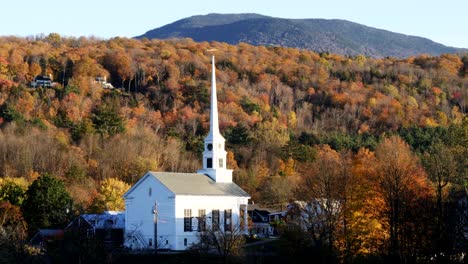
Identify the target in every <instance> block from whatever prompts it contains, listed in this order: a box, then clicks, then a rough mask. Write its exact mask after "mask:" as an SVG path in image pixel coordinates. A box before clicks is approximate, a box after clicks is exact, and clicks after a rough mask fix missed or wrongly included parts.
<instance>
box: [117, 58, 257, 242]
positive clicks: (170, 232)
mask: <svg viewBox="0 0 468 264" xmlns="http://www.w3.org/2000/svg"><path fill="white" fill-rule="evenodd" d="M224 144H225V139H224V138H223V136H222V135H221V133H220V132H219V125H218V108H217V97H216V75H215V64H214V56H213V58H212V81H211V107H210V132H209V134H208V136H207V137H206V138H205V144H204V146H205V149H204V151H203V169H201V170H199V171H197V173H171V172H151V171H150V172H147V173H146V174H145V175H144V176H143V177H142V178H141V179H140V180H139V181H138V182H137V183H136V184H135V185H133V186H132V187H131V188H130V189H129V190H128V191H127V193H125V195H124V199H125V208H126V209H125V246H126V247H129V248H132V249H145V248H146V249H147V248H153V249H154V248H158V249H169V250H185V249H187V248H188V247H190V246H191V245H192V244H195V243H197V242H198V238H199V233H200V232H204V231H205V230H207V229H210V230H219V231H220V232H239V231H240V230H241V231H242V232H245V233H247V230H248V227H247V215H248V214H247V204H248V200H249V199H250V196H249V195H248V194H247V193H246V192H245V191H243V190H242V189H241V188H240V187H239V186H237V185H236V184H235V183H233V182H232V170H229V169H227V168H226V160H227V159H226V156H227V155H226V154H227V153H226V151H225V149H224Z"/></svg>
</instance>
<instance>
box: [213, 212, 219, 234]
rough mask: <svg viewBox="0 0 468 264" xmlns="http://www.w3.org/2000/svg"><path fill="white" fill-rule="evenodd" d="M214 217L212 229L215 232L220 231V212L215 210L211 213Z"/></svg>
mask: <svg viewBox="0 0 468 264" xmlns="http://www.w3.org/2000/svg"><path fill="white" fill-rule="evenodd" d="M211 217H212V223H211V225H212V227H211V228H212V229H213V231H218V230H219V210H213V211H212V213H211Z"/></svg>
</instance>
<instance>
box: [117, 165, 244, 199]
mask: <svg viewBox="0 0 468 264" xmlns="http://www.w3.org/2000/svg"><path fill="white" fill-rule="evenodd" d="M147 177H154V178H155V179H156V180H158V181H159V182H161V184H163V185H164V186H165V187H166V188H167V189H168V190H169V191H171V192H172V193H174V194H175V195H201V196H205V195H213V196H235V197H246V198H250V195H249V194H248V193H246V192H245V191H244V190H242V189H241V188H240V187H239V186H237V185H236V184H235V183H233V182H229V183H219V182H215V181H214V180H213V179H211V178H210V177H209V176H207V175H204V174H199V173H178V172H154V171H150V172H148V173H147V174H146V175H145V176H144V177H143V178H141V179H140V180H139V181H138V182H137V183H136V184H135V185H133V187H132V188H130V190H128V191H127V193H126V194H125V195H124V197H128V196H129V194H130V193H131V192H132V191H133V190H134V189H136V188H138V186H139V183H140V182H142V181H144V180H145V179H146V178H147Z"/></svg>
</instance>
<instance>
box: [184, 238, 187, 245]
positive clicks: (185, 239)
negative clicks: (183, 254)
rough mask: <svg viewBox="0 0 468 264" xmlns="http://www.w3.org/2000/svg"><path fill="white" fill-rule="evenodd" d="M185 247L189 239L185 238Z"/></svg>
mask: <svg viewBox="0 0 468 264" xmlns="http://www.w3.org/2000/svg"><path fill="white" fill-rule="evenodd" d="M184 246H187V238H184Z"/></svg>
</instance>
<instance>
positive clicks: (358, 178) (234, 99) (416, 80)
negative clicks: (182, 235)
mask: <svg viewBox="0 0 468 264" xmlns="http://www.w3.org/2000/svg"><path fill="white" fill-rule="evenodd" d="M209 49H216V51H214V55H215V56H216V68H217V72H216V75H217V86H218V100H219V103H218V107H219V111H220V113H219V118H220V120H219V122H220V126H221V133H222V134H223V135H224V136H225V138H226V140H227V148H228V159H229V160H228V167H230V168H232V169H234V178H235V182H236V183H238V184H239V185H240V186H241V187H242V188H244V189H245V190H246V191H247V192H248V193H250V194H251V195H252V199H253V200H254V201H255V202H256V203H257V202H259V203H263V204H265V205H267V206H270V207H278V208H281V206H284V204H285V203H287V202H288V201H292V200H296V199H311V198H313V197H322V198H328V199H329V200H333V199H339V200H343V201H348V202H349V204H348V205H349V206H348V207H346V210H345V209H343V211H342V212H343V214H342V215H340V217H343V218H346V219H347V220H348V221H349V222H350V223H351V224H352V225H350V226H349V227H347V229H345V230H348V231H347V232H351V233H349V234H348V233H347V234H346V236H343V234H342V232H341V231H339V230H342V228H341V227H339V224H338V223H341V222H340V221H334V222H333V221H331V222H329V224H330V225H329V227H330V229H328V231H327V234H328V235H327V236H328V237H327V239H326V240H324V241H328V243H330V244H331V246H332V247H333V248H336V249H339V250H341V252H347V254H351V255H355V254H370V253H375V252H378V251H379V250H382V247H381V246H379V245H384V244H385V245H388V247H386V248H388V250H389V252H390V253H395V252H396V251H398V252H399V254H403V255H405V256H413V255H414V254H420V253H421V251H418V252H413V251H411V250H413V247H415V246H416V245H417V247H418V249H419V248H423V249H424V250H427V248H430V247H431V246H433V245H432V244H431V245H429V244H430V243H429V241H430V239H428V240H425V241H426V242H428V244H427V243H426V244H424V243H420V244H417V241H418V239H422V238H421V237H420V236H418V235H419V234H420V232H423V230H421V228H422V227H424V226H425V225H424V224H427V223H428V221H430V219H427V216H426V217H420V216H421V215H424V212H426V211H425V210H429V209H428V207H431V206H430V205H429V204H428V203H426V202H427V201H432V200H433V201H437V203H435V202H434V208H435V209H434V210H436V211H437V212H438V213H440V215H439V216H440V217H439V218H437V223H436V224H434V225H435V226H437V227H438V229H434V230H436V231H434V232H435V233H437V232H438V233H437V234H439V235H440V233H442V232H441V230H442V229H443V228H445V227H447V226H446V224H447V223H446V222H444V221H445V218H444V217H445V215H447V214H448V213H447V212H448V210H446V207H445V204H446V203H448V202H449V201H450V199H451V198H450V197H452V198H453V197H459V196H457V195H459V194H460V193H464V192H466V188H467V174H466V168H467V166H466V165H467V164H466V162H467V161H466V158H465V157H466V156H467V154H468V153H467V146H468V144H467V143H468V142H467V141H468V123H467V119H466V107H467V101H466V99H467V86H468V78H467V71H468V55H463V54H461V55H453V54H444V55H441V56H437V57H433V56H428V55H420V56H416V57H410V58H406V59H395V58H385V59H372V58H369V57H365V56H362V55H359V56H355V57H344V56H340V55H335V54H328V53H322V54H318V53H315V52H312V51H307V50H300V49H292V48H281V47H263V46H259V47H255V46H251V45H248V44H245V43H241V44H239V45H237V46H233V45H228V44H225V43H218V42H211V43H208V42H201V43H198V42H193V41H192V40H190V39H182V40H171V41H169V40H167V41H161V40H148V39H142V40H136V39H126V38H113V39H109V40H101V39H95V38H84V37H81V38H63V37H61V36H60V35H58V34H50V35H48V36H37V37H31V38H18V37H2V38H0V126H1V130H0V176H1V177H2V178H3V182H10V183H11V182H16V183H17V185H18V186H22V188H23V190H26V188H27V186H28V184H30V183H31V182H33V181H35V180H37V179H38V177H39V176H40V175H44V174H46V175H49V174H50V175H53V176H54V177H57V178H59V179H61V180H62V181H63V182H64V183H65V186H66V188H67V190H68V191H69V192H70V194H71V197H72V198H73V201H74V208H75V209H74V210H77V211H81V212H82V211H90V210H91V211H99V210H104V209H116V208H118V209H121V207H122V204H121V202H119V201H116V200H115V199H116V198H115V197H112V199H113V200H111V199H110V198H108V195H104V194H103V193H107V192H108V190H109V189H112V188H114V187H112V186H118V187H115V188H117V189H119V190H120V191H119V192H120V193H122V192H124V191H125V189H126V188H128V186H129V185H128V184H133V183H135V182H136V181H137V180H138V179H139V178H140V177H141V176H142V175H143V173H145V172H146V171H148V170H153V171H179V172H194V171H196V170H197V169H200V168H201V152H202V150H203V139H204V137H205V136H206V134H207V132H208V130H209V123H208V122H209V111H208V109H209V87H210V78H209V76H210V70H211V68H210V55H211V53H209V52H207V50H209ZM38 75H48V76H51V77H52V79H53V81H54V84H53V85H51V86H50V87H35V88H33V87H31V86H30V83H31V82H32V81H33V80H34V78H35V77H36V76H38ZM96 77H106V80H107V81H108V82H111V83H112V84H113V86H114V87H117V88H115V89H106V88H103V87H102V86H101V85H100V84H99V83H97V82H96V81H95V78H96ZM389 153H399V154H398V155H397V157H395V156H392V155H390V154H389ZM440 153H445V154H444V155H442V157H444V158H446V159H447V160H446V163H445V165H447V164H449V165H450V166H449V167H443V166H442V165H440V164H438V163H436V161H434V157H437V155H440ZM435 160H438V159H437V158H436V159H435ZM449 168H450V172H449V173H448V174H447V173H446V174H444V173H439V172H440V171H448V170H449ZM386 172H388V173H386ZM390 172H392V173H394V172H395V173H396V174H392V173H390ZM392 175H393V177H396V176H395V175H397V176H398V177H397V178H391V177H392ZM395 181H401V184H403V185H404V187H401V186H400V185H397V186H395V185H394V184H395ZM103 185H104V187H103ZM109 186H110V187H109ZM331 187H333V188H331ZM464 188H465V189H464ZM464 190H465V191H464ZM90 193H91V194H92V195H89V194H90ZM109 193H110V192H109ZM22 195H24V194H22ZM368 197H374V198H373V199H368ZM345 198H346V199H345ZM25 199H27V198H25ZM106 199H107V200H106ZM395 199H397V201H405V202H401V204H400V203H398V204H395V203H394V202H395V201H396V200H395ZM453 199H455V198H453ZM15 201H17V199H16V200H15ZM395 206H397V207H395ZM375 208H378V209H375ZM374 209H375V210H374ZM430 210H432V209H430ZM395 211H397V212H398V215H395ZM418 213H419V214H418ZM400 214H401V215H400ZM364 216H365V217H364ZM408 219H410V220H408ZM329 220H333V219H329ZM335 220H336V219H335ZM417 221H420V222H419V223H423V225H415V224H414V223H415V222H417ZM337 225H338V226H337ZM332 226H333V228H331V227H332ZM372 226H373V228H374V229H375V228H377V230H380V229H381V230H383V231H382V232H381V233H379V234H378V235H376V234H374V233H372V232H370V231H369V228H371V227H372ZM330 231H334V232H330ZM358 231H359V232H361V233H362V232H364V231H366V232H367V233H366V236H361V235H359V234H360V233H359V232H358ZM426 231H427V230H426ZM352 232H354V233H352ZM358 233H359V234H358ZM421 234H422V233H421ZM424 235H426V236H430V235H431V234H424ZM440 236H442V235H440ZM347 239H360V240H365V242H366V243H364V242H363V243H361V242H359V243H356V242H355V240H353V241H354V244H352V245H351V244H350V241H348V240H347ZM440 239H442V238H440ZM330 241H331V242H330ZM437 241H439V240H437ZM419 242H420V241H419ZM357 244H359V245H361V246H356V245H357Z"/></svg>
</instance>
